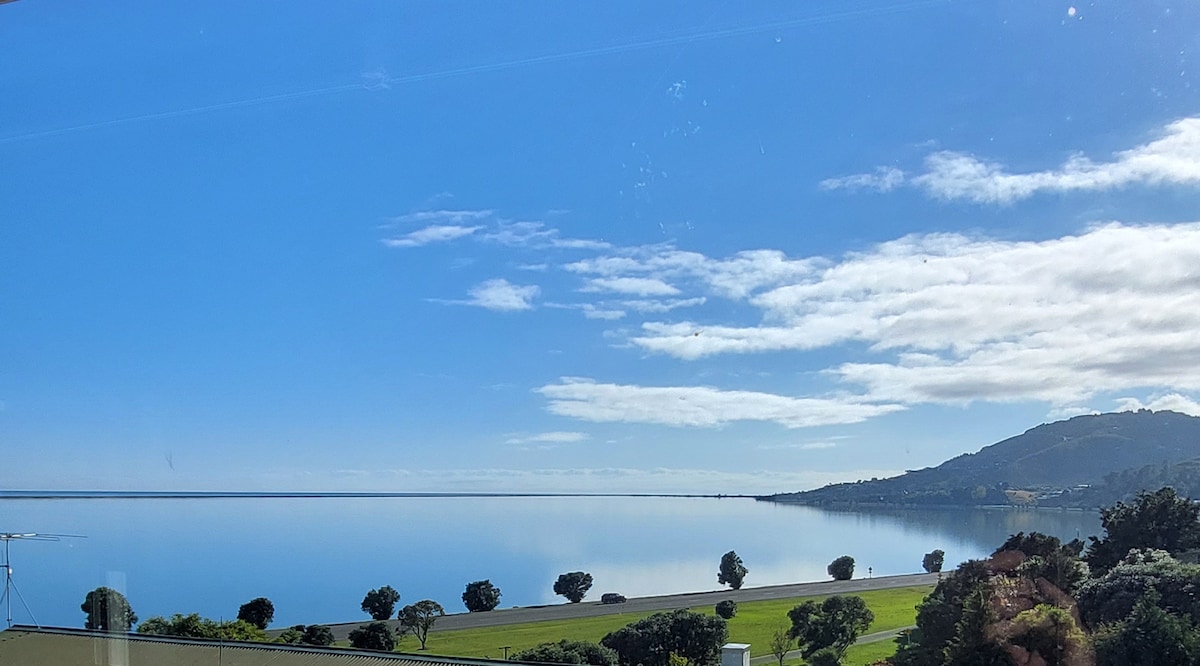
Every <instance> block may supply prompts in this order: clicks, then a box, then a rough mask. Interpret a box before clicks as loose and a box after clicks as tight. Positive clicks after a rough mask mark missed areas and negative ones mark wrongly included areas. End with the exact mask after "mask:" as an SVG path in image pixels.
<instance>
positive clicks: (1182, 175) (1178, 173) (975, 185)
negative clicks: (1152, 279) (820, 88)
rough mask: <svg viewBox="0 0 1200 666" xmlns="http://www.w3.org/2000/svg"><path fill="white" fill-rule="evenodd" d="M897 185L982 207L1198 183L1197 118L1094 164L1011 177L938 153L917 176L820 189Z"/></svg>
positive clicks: (993, 166) (1079, 158)
mask: <svg viewBox="0 0 1200 666" xmlns="http://www.w3.org/2000/svg"><path fill="white" fill-rule="evenodd" d="M902 184H908V185H911V186H913V187H917V188H919V189H921V190H924V191H925V192H926V193H927V194H929V195H930V196H933V197H936V198H938V199H945V200H965V201H971V202H974V203H981V204H1011V203H1014V202H1017V201H1021V200H1023V199H1028V198H1029V197H1032V196H1034V195H1035V194H1038V193H1043V192H1047V193H1053V192H1090V191H1103V190H1111V189H1117V188H1122V187H1129V186H1132V185H1197V184H1200V117H1192V118H1183V119H1181V120H1177V121H1175V122H1173V123H1170V124H1169V125H1167V126H1166V127H1164V128H1163V130H1162V136H1161V138H1158V139H1155V140H1153V141H1150V142H1148V143H1145V144H1142V145H1140V146H1137V147H1135V148H1131V149H1129V150H1123V151H1120V152H1117V153H1116V154H1114V155H1113V157H1112V159H1110V160H1107V161H1094V160H1092V159H1090V158H1088V157H1085V156H1084V155H1082V154H1076V155H1073V156H1071V157H1070V158H1069V159H1067V160H1066V161H1065V162H1063V163H1062V164H1061V165H1060V166H1059V167H1058V168H1055V169H1048V170H1045V171H1030V172H1026V173H1012V172H1010V171H1008V170H1007V169H1006V168H1005V167H1004V165H1002V164H1000V163H998V162H989V161H986V160H982V159H979V158H977V157H975V156H973V155H968V154H966V153H961V152H955V151H938V152H935V153H932V154H930V155H929V156H927V157H926V158H925V168H924V170H923V171H922V172H921V173H917V174H905V173H904V172H903V171H901V170H899V169H896V168H894V167H880V168H879V169H876V170H875V171H874V172H872V173H863V174H855V175H851V176H843V177H840V178H830V179H828V180H824V181H822V182H821V183H820V187H821V188H822V189H827V190H832V189H848V190H863V189H872V190H877V191H883V192H886V191H889V190H892V189H894V188H896V187H899V186H901V185H902Z"/></svg>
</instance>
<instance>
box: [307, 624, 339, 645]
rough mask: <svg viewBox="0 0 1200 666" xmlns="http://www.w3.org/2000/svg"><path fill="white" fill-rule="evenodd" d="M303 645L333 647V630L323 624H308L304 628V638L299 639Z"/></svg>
mask: <svg viewBox="0 0 1200 666" xmlns="http://www.w3.org/2000/svg"><path fill="white" fill-rule="evenodd" d="M300 642H301V643H304V644H305V645H319V646H322V647H324V646H326V645H333V630H331V629H330V628H329V627H327V626H325V625H323V624H310V625H308V626H307V627H305V628H304V637H303V638H301V639H300Z"/></svg>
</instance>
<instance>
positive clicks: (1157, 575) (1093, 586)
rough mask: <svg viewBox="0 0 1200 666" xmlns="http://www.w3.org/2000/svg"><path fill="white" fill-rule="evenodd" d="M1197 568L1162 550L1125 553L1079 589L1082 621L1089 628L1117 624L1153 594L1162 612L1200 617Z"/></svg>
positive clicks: (1136, 550) (1139, 550) (1078, 598)
mask: <svg viewBox="0 0 1200 666" xmlns="http://www.w3.org/2000/svg"><path fill="white" fill-rule="evenodd" d="M1196 590H1200V566H1197V565H1194V564H1183V563H1182V562H1180V561H1179V560H1176V559H1175V558H1173V557H1171V555H1170V554H1169V553H1167V552H1166V551H1165V550H1141V549H1135V550H1131V551H1129V553H1128V554H1127V555H1126V556H1125V559H1123V560H1122V561H1121V562H1120V563H1118V564H1117V565H1116V566H1114V567H1112V568H1111V569H1109V570H1108V571H1106V572H1105V573H1104V574H1103V575H1101V576H1096V577H1094V578H1091V579H1089V580H1087V581H1086V582H1084V583H1083V584H1081V585H1080V586H1079V592H1078V593H1077V594H1076V595H1075V598H1076V601H1077V603H1078V605H1079V612H1080V614H1081V615H1082V616H1083V620H1084V622H1086V623H1087V624H1088V625H1089V626H1091V627H1093V628H1097V627H1099V626H1101V625H1104V624H1111V623H1116V622H1120V621H1122V620H1123V619H1125V617H1126V616H1128V615H1129V614H1130V613H1131V612H1132V611H1133V607H1134V605H1135V604H1137V602H1138V600H1139V599H1142V598H1144V597H1145V596H1146V595H1147V594H1148V593H1150V592H1154V593H1155V595H1156V599H1157V603H1158V604H1159V605H1161V606H1162V607H1163V608H1164V609H1165V610H1166V611H1168V612H1171V613H1175V614H1178V615H1183V616H1188V617H1196V618H1200V597H1198V596H1197V594H1196Z"/></svg>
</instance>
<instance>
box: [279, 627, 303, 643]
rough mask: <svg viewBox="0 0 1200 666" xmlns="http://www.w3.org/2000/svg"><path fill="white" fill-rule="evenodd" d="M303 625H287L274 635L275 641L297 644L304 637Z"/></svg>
mask: <svg viewBox="0 0 1200 666" xmlns="http://www.w3.org/2000/svg"><path fill="white" fill-rule="evenodd" d="M303 627H304V625H302V624H300V625H297V626H295V627H288V628H287V629H284V630H283V631H281V632H280V633H279V635H278V636H276V637H275V642H276V643H287V644H288V645H297V644H299V643H300V641H301V640H303V639H304V629H303Z"/></svg>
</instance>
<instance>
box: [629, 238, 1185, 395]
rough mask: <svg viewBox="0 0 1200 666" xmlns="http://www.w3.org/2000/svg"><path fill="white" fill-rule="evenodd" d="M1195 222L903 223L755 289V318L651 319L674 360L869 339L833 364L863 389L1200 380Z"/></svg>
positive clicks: (1092, 389) (959, 390)
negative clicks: (985, 227)
mask: <svg viewBox="0 0 1200 666" xmlns="http://www.w3.org/2000/svg"><path fill="white" fill-rule="evenodd" d="M1198 265H1200V224H1197V223H1192V224H1180V225H1146V226H1125V225H1120V224H1107V225H1103V226H1097V227H1095V228H1092V229H1090V230H1088V231H1087V232H1085V233H1083V234H1080V235H1077V236H1066V237H1063V238H1058V239H1051V240H1046V241H1040V242H1014V241H1000V240H992V239H986V238H973V237H968V236H963V235H958V234H932V235H919V236H908V237H905V238H901V239H899V240H896V241H892V242H888V243H883V244H881V245H879V246H877V247H875V248H873V249H871V250H868V251H864V252H859V253H856V254H852V255H848V256H847V257H845V258H844V259H843V260H841V261H840V262H837V263H832V264H831V265H829V266H828V267H827V268H826V269H825V270H824V271H822V272H820V273H819V274H814V275H812V276H810V277H809V278H808V279H804V280H800V281H797V282H796V283H795V284H790V285H787V286H781V287H777V288H775V289H772V290H770V291H767V292H764V293H761V294H759V295H757V296H754V297H752V298H750V299H749V303H750V304H752V305H754V306H756V307H758V308H759V309H760V310H761V312H762V313H763V320H764V322H768V321H769V322H771V323H770V324H763V325H757V326H737V325H732V326H731V325H713V324H711V323H709V324H707V325H701V324H699V323H695V322H676V323H664V322H645V323H644V324H643V326H642V331H641V334H640V335H636V336H635V337H633V338H632V342H633V343H634V344H636V345H638V346H640V347H642V348H644V349H647V350H649V351H655V352H661V353H665V354H669V355H672V356H675V357H678V358H682V359H697V358H701V357H705V356H711V355H714V354H729V353H756V352H778V351H804V350H816V349H826V348H833V347H836V346H840V345H843V344H846V343H862V344H865V345H867V346H868V349H869V353H870V354H872V355H874V356H876V357H877V358H879V359H880V360H879V361H874V362H850V363H843V364H840V365H835V366H832V367H829V368H827V370H826V372H827V373H828V374H830V375H832V376H834V377H836V378H839V379H840V380H841V381H842V382H844V383H846V384H848V385H854V386H858V387H861V388H862V389H863V390H864V392H865V395H867V396H870V399H871V400H874V401H883V402H893V401H894V402H898V403H902V404H913V403H921V402H940V403H955V404H960V403H966V402H970V401H973V400H991V401H1013V400H1044V401H1049V402H1052V403H1054V404H1056V405H1072V404H1078V403H1079V402H1080V401H1082V400H1086V399H1088V398H1089V397H1090V396H1092V395H1095V394H1097V393H1100V392H1105V391H1119V390H1128V389H1132V388H1139V387H1160V388H1163V389H1172V390H1176V391H1184V392H1187V391H1196V390H1200V347H1198V346H1197V345H1196V342H1195V331H1196V330H1200V271H1197V270H1196V268H1195V267H1196V266H1198Z"/></svg>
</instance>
